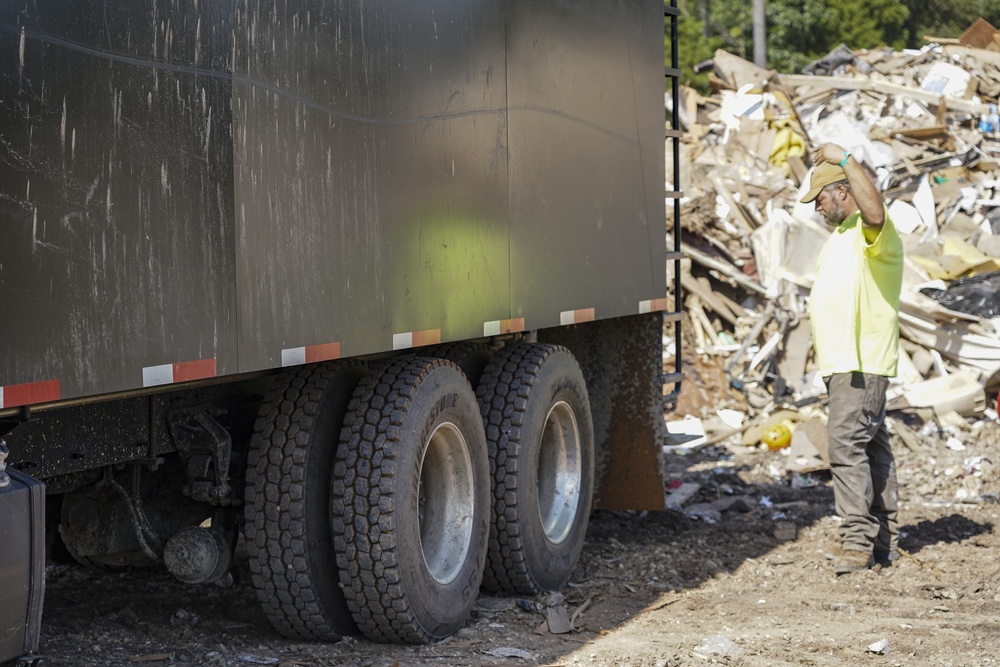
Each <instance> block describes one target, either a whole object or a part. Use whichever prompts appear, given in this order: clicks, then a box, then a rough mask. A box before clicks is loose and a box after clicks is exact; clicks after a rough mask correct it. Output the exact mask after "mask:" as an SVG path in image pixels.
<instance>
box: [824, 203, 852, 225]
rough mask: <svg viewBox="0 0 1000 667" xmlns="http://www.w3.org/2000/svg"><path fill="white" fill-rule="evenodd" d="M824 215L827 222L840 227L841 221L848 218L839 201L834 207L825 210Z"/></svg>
mask: <svg viewBox="0 0 1000 667" xmlns="http://www.w3.org/2000/svg"><path fill="white" fill-rule="evenodd" d="M823 217H824V218H825V219H826V223H827V224H828V225H830V226H832V227H839V226H840V223H842V222H843V221H844V220H847V214H846V213H844V209H842V208H841V207H840V204H839V203H835V204H834V205H833V208H832V209H830V210H829V211H826V212H824V213H823Z"/></svg>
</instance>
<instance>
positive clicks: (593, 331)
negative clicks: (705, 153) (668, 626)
mask: <svg viewBox="0 0 1000 667" xmlns="http://www.w3.org/2000/svg"><path fill="white" fill-rule="evenodd" d="M664 17H666V20H665V22H661V19H663V18H664ZM676 17H677V10H676V9H675V8H673V7H670V6H667V7H665V6H664V5H663V4H662V3H660V2H658V1H654V0H618V1H614V0H612V1H609V0H572V1H570V0H544V1H542V0H461V1H458V0H419V1H414V0H383V1H381V2H347V1H344V0H339V1H334V0H231V1H229V2H218V1H216V0H181V1H176V0H171V1H169V2H168V1H167V0H103V1H102V2H94V1H93V0H30V1H28V0H0V87H2V94H0V170H2V171H0V234H2V235H0V437H2V439H3V443H4V444H3V445H2V446H0V564H2V567H0V576H2V581H0V596H2V605H0V620H2V625H0V661H3V660H8V659H11V658H16V657H18V656H22V655H25V654H30V653H32V652H35V651H37V650H38V647H39V642H40V636H41V633H40V627H41V626H40V623H41V614H42V608H43V594H44V571H45V563H46V558H47V554H52V553H54V552H55V550H57V549H58V550H59V551H61V552H64V553H67V554H68V555H69V556H70V557H71V558H72V559H74V560H75V561H77V562H79V563H80V564H82V565H84V566H87V567H94V568H102V569H110V570H117V569H126V568H136V567H164V568H166V569H167V570H169V571H170V572H171V573H173V574H174V575H175V576H176V577H177V578H178V579H180V580H182V581H185V582H189V583H192V584H205V583H210V582H216V583H220V584H226V583H228V582H230V581H231V578H232V577H231V569H232V566H233V561H234V554H236V553H237V547H238V546H240V545H242V547H243V548H245V553H246V558H247V559H248V566H249V572H250V575H251V577H250V578H251V580H252V585H253V587H254V588H255V590H256V593H257V597H258V598H259V600H260V603H261V606H262V609H263V613H264V615H266V617H267V618H268V620H269V621H270V622H271V624H272V625H273V626H274V628H275V630H276V632H278V633H280V634H281V635H284V636H287V637H295V638H301V639H305V640H316V641H333V640H337V639H339V638H340V637H342V636H344V635H349V634H363V635H365V636H367V637H369V638H371V639H374V640H378V641H388V642H417V643H419V642H429V641H434V640H437V639H441V638H443V637H447V636H449V635H450V634H452V633H454V632H455V631H457V630H458V629H459V628H461V627H462V625H463V624H464V623H465V621H466V620H467V618H468V615H469V612H470V610H471V608H472V605H473V603H474V601H475V599H476V595H477V594H478V591H479V590H480V589H481V588H485V589H487V590H490V591H495V592H498V593H509V594H518V595H532V594H537V593H540V592H543V591H552V590H558V589H559V588H560V587H561V586H563V585H564V584H565V583H566V582H567V580H568V579H569V578H570V576H571V575H572V572H573V568H574V567H575V565H576V562H577V559H578V557H579V555H580V551H581V549H582V546H583V540H584V535H585V533H586V528H587V522H588V516H589V513H590V511H591V509H592V508H593V507H604V508H621V509H652V510H656V509H662V508H663V504H664V489H663V479H662V466H661V457H662V444H663V440H662V438H663V410H664V395H665V394H667V395H668V396H669V395H671V393H670V392H671V390H673V392H674V393H676V391H677V389H678V388H679V386H680V385H679V382H680V379H681V374H680V372H679V366H678V367H677V368H676V369H673V370H669V371H668V372H666V373H665V372H664V366H663V357H662V342H661V340H662V336H663V332H664V326H665V325H664V323H665V322H668V323H669V322H678V324H677V325H676V326H678V327H679V310H680V309H679V295H676V294H675V296H676V297H677V299H678V300H676V301H668V285H667V283H668V280H667V271H666V268H667V265H668V263H669V262H670V261H671V260H677V259H678V257H679V255H678V254H677V253H676V247H677V246H679V236H678V234H679V223H678V217H679V207H678V206H679V205H678V204H677V198H678V197H679V196H680V195H679V192H677V190H678V189H679V188H677V187H676V185H675V187H674V188H673V189H672V190H671V189H669V188H665V187H664V176H665V166H664V163H665V153H666V154H669V153H670V151H669V150H668V151H666V152H665V150H664V147H665V141H664V139H665V133H666V136H667V138H668V141H667V142H666V145H667V146H668V147H669V145H670V141H669V139H670V138H671V137H672V138H673V140H674V150H673V156H674V160H675V168H674V175H675V179H676V174H677V173H678V166H677V165H676V159H677V158H676V155H677V152H676V140H677V139H678V137H679V136H680V135H679V133H678V132H677V130H676V109H677V107H678V105H677V103H676V96H677V86H676V83H677V78H678V77H679V71H678V70H677V68H676V49H677V42H676ZM664 25H666V26H668V28H670V27H672V28H673V51H674V55H673V59H674V61H673V66H672V67H667V68H666V69H667V89H668V90H669V89H671V88H672V90H673V95H674V104H673V109H674V110H675V111H674V115H673V118H672V119H669V118H665V113H664V69H665V62H664V40H663V35H664V33H663V31H662V30H661V28H662V27H663V26H664ZM668 50H669V49H668ZM671 83H672V86H671ZM671 200H672V201H673V203H674V205H675V206H674V209H673V215H672V216H670V215H668V214H667V213H668V212H667V210H666V209H665V201H666V202H670V201H671ZM670 228H672V229H673V233H674V246H675V247H674V249H673V250H672V251H671V252H667V246H668V240H669V238H670V232H669V231H668V229H670ZM678 342H679V341H678ZM677 356H678V358H679V356H680V355H679V354H678V355H677ZM239 553H242V551H240V552H239Z"/></svg>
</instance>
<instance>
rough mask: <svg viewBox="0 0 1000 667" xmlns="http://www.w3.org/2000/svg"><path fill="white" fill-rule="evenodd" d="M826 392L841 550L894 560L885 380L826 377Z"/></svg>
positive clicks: (892, 465) (894, 502) (894, 503)
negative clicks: (828, 405)
mask: <svg viewBox="0 0 1000 667" xmlns="http://www.w3.org/2000/svg"><path fill="white" fill-rule="evenodd" d="M824 380H825V382H826V387H827V390H828V391H829V393H830V420H829V422H828V423H827V434H828V436H829V441H830V443H829V454H830V470H831V472H832V473H833V494H834V499H835V500H836V508H837V515H838V516H840V517H841V519H843V521H842V522H841V524H840V538H841V548H843V549H854V550H857V551H864V552H865V553H868V554H872V553H873V552H874V555H875V557H876V558H881V559H886V558H888V559H894V558H896V555H897V540H898V536H899V527H898V514H899V507H898V490H897V486H896V460H895V458H893V455H892V448H891V446H890V442H889V432H888V430H887V429H886V427H885V402H886V401H885V390H886V388H887V387H888V386H889V379H888V378H886V377H882V376H881V375H869V374H867V373H835V374H834V375H831V376H830V377H827V378H824Z"/></svg>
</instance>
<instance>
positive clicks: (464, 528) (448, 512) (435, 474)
mask: <svg viewBox="0 0 1000 667" xmlns="http://www.w3.org/2000/svg"><path fill="white" fill-rule="evenodd" d="M418 498H419V500H418V502H419V510H418V520H419V524H420V550H421V552H422V553H423V555H424V564H425V565H426V566H427V571H428V572H429V573H430V575H431V576H432V577H433V578H434V580H435V581H437V582H438V583H441V584H447V583H450V582H451V581H454V579H455V578H456V577H457V576H458V574H459V572H461V570H462V566H463V565H464V564H465V559H466V556H467V554H468V553H469V545H470V544H471V543H472V527H473V526H472V520H473V512H474V508H475V505H476V503H475V481H474V479H473V471H472V460H471V459H470V458H469V452H468V448H467V447H466V443H465V437H464V436H463V435H462V432H461V431H460V430H459V428H458V427H457V426H455V425H454V424H452V423H451V422H445V423H443V424H441V425H439V426H438V427H437V428H436V429H434V432H433V433H432V434H431V437H430V438H429V439H428V441H427V446H426V447H425V448H424V457H423V460H422V461H421V463H420V488H419V495H418Z"/></svg>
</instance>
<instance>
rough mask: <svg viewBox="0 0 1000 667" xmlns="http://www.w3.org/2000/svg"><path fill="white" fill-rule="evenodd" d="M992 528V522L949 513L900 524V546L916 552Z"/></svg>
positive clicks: (972, 535)
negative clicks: (935, 517)
mask: <svg viewBox="0 0 1000 667" xmlns="http://www.w3.org/2000/svg"><path fill="white" fill-rule="evenodd" d="M992 530H993V524H992V523H977V522H976V521H973V520H972V519H969V518H967V517H964V516H962V515H961V514H949V515H948V516H943V517H941V518H940V519H935V520H934V521H921V522H919V523H917V524H916V525H907V526H900V528H899V546H900V548H901V549H903V550H904V551H906V552H908V553H911V554H915V553H917V552H919V551H920V550H921V549H923V548H924V547H928V546H931V545H933V544H949V543H955V542H961V541H963V540H967V539H968V538H970V537H975V536H976V535H982V534H984V533H989V532H991V531H992Z"/></svg>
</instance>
